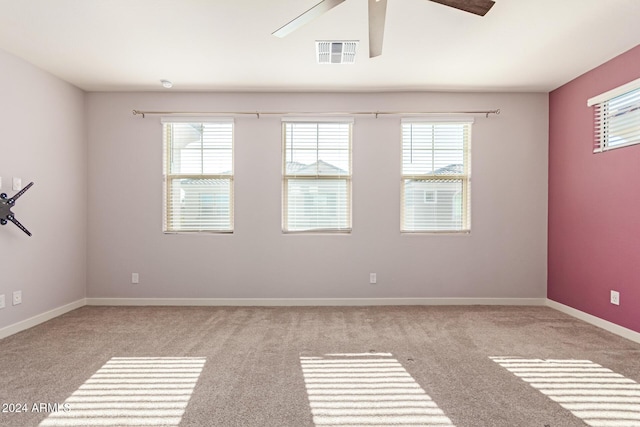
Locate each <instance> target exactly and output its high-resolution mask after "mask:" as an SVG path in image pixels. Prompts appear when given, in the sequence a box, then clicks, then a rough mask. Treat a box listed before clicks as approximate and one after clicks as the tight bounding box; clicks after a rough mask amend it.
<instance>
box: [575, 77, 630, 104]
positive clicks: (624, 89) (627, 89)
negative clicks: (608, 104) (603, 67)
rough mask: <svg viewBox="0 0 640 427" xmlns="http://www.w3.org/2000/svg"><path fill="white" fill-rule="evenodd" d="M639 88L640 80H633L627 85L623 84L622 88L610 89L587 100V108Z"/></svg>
mask: <svg viewBox="0 0 640 427" xmlns="http://www.w3.org/2000/svg"><path fill="white" fill-rule="evenodd" d="M639 88H640V79H635V80H634V81H631V82H629V83H627V84H623V85H622V86H618V87H617V88H614V89H611V90H609V91H607V92H605V93H601V94H600V95H597V96H594V97H593V98H589V99H588V100H587V107H593V106H594V105H596V104H600V103H601V102H604V101H608V100H610V99H613V98H615V97H616V96H620V95H624V94H625V93H627V92H631V91H632V90H636V89H639Z"/></svg>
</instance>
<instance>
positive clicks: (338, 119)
mask: <svg viewBox="0 0 640 427" xmlns="http://www.w3.org/2000/svg"><path fill="white" fill-rule="evenodd" d="M294 114H302V113H294ZM308 114H309V116H308V117H306V116H287V115H284V116H283V117H282V119H281V121H282V123H289V122H291V123H350V124H353V123H354V122H355V119H354V118H353V116H350V115H348V113H331V114H328V115H324V116H318V114H320V113H308ZM314 114H316V115H314Z"/></svg>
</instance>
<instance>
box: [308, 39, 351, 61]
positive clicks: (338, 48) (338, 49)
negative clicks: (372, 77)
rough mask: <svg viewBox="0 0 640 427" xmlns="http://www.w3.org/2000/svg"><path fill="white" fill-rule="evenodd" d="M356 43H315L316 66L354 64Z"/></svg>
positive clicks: (320, 41)
mask: <svg viewBox="0 0 640 427" xmlns="http://www.w3.org/2000/svg"><path fill="white" fill-rule="evenodd" d="M357 46H358V41H357V40H353V41H330V40H319V41H316V58H317V60H318V64H353V63H354V62H356V47H357Z"/></svg>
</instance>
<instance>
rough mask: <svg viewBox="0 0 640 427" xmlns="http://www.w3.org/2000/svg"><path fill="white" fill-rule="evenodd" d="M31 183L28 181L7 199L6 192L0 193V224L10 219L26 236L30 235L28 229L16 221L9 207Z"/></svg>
mask: <svg viewBox="0 0 640 427" xmlns="http://www.w3.org/2000/svg"><path fill="white" fill-rule="evenodd" d="M32 185H33V182H30V183H29V185H27V186H26V187H24V188H23V189H22V190H20V191H19V192H17V193H16V194H15V196H13V197H12V198H10V199H7V194H6V193H2V194H0V224H2V225H6V224H7V222H9V221H11V222H12V223H14V224H15V225H16V226H17V227H18V228H19V229H20V230H22V231H24V232H25V233H26V234H27V236H31V233H30V232H29V230H27V229H26V228H25V226H24V225H22V224H20V221H18V220H17V219H16V217H15V215H14V214H13V212H11V208H12V207H13V205H15V204H16V200H18V198H20V196H22V195H23V194H24V193H25V191H27V190H28V189H29V188H31V186H32Z"/></svg>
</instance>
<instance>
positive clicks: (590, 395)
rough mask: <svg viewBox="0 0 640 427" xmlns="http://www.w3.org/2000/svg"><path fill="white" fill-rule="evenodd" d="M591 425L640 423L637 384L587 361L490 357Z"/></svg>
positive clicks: (628, 426)
mask: <svg viewBox="0 0 640 427" xmlns="http://www.w3.org/2000/svg"><path fill="white" fill-rule="evenodd" d="M491 359H492V360H493V361H494V362H496V363H498V364H499V365H500V366H502V367H504V368H506V369H507V370H508V371H509V372H511V373H512V374H514V375H516V376H517V377H520V378H522V379H523V380H524V381H526V382H528V383H529V384H530V385H531V386H532V387H534V388H535V389H537V390H539V391H540V392H542V393H543V394H545V395H546V396H548V397H549V398H550V399H551V400H553V401H555V402H557V403H559V404H560V405H561V406H562V407H563V408H565V409H568V410H569V411H571V412H572V413H573V415H575V416H576V417H578V418H581V419H582V420H583V421H584V422H585V423H587V424H588V425H590V426H593V427H638V426H640V384H638V383H637V382H635V381H633V380H631V379H629V378H626V377H624V376H622V375H620V374H618V373H615V372H613V371H612V370H610V369H607V368H605V367H603V366H601V365H598V364H597V363H594V362H592V361H590V360H574V359H564V360H563V359H547V360H541V359H525V358H519V357H491Z"/></svg>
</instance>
